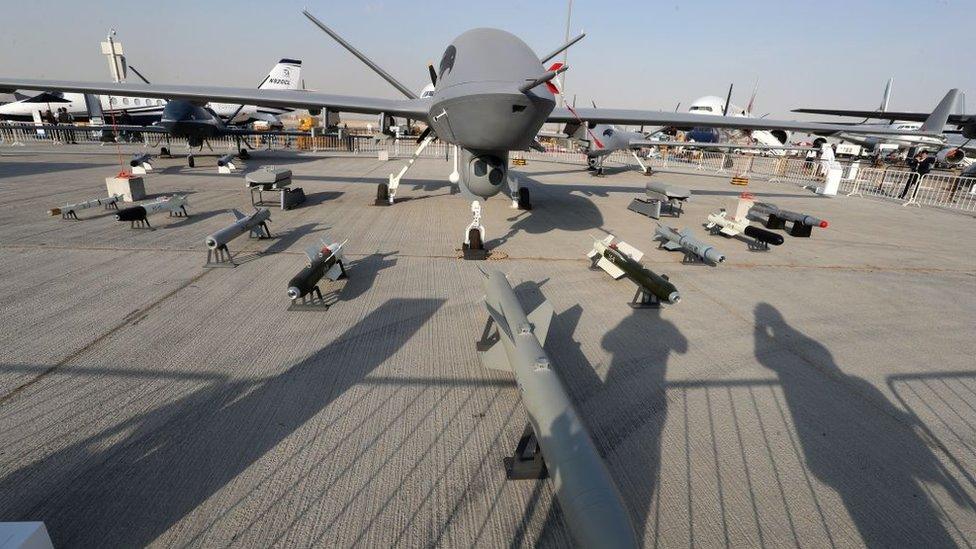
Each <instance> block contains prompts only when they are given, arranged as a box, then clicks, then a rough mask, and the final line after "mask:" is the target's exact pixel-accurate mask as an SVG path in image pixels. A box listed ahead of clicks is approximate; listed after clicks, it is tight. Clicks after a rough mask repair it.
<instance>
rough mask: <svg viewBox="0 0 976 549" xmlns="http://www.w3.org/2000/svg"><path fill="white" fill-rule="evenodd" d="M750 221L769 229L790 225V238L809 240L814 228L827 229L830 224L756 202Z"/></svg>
mask: <svg viewBox="0 0 976 549" xmlns="http://www.w3.org/2000/svg"><path fill="white" fill-rule="evenodd" d="M748 217H749V219H753V220H755V221H759V222H760V223H762V224H763V225H765V226H766V228H768V229H785V228H786V222H789V223H790V230H789V234H790V236H796V237H800V238H809V237H810V233H811V232H812V229H813V227H820V228H821V229H826V228H827V225H828V223H827V222H826V221H824V220H823V219H818V218H816V217H813V216H811V215H806V214H802V213H798V212H792V211H790V210H784V209H782V208H780V207H779V206H776V205H775V204H770V203H769V202H756V203H755V204H753V206H752V208H751V209H750V210H749V214H748Z"/></svg>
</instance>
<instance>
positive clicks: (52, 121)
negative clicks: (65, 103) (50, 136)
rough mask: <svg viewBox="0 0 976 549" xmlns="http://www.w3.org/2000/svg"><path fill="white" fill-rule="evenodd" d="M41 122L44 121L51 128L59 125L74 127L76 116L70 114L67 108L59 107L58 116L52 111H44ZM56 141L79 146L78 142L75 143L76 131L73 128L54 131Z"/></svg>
mask: <svg viewBox="0 0 976 549" xmlns="http://www.w3.org/2000/svg"><path fill="white" fill-rule="evenodd" d="M41 120H43V121H44V123H45V124H49V125H51V126H55V125H58V124H64V125H68V126H74V123H75V117H74V115H72V114H71V113H70V112H68V109H67V108H65V107H59V108H58V112H57V114H55V113H53V112H51V109H48V110H46V111H44V114H43V115H41ZM54 139H55V140H57V141H60V142H63V143H72V144H75V145H77V144H78V142H77V141H75V131H74V129H73V128H68V129H64V130H54Z"/></svg>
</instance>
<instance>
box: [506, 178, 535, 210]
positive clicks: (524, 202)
mask: <svg viewBox="0 0 976 549" xmlns="http://www.w3.org/2000/svg"><path fill="white" fill-rule="evenodd" d="M508 190H509V192H510V193H511V197H512V209H513V210H531V209H532V202H531V201H530V200H529V189H528V188H526V187H522V186H521V185H519V181H518V176H516V175H514V174H513V173H511V172H509V173H508Z"/></svg>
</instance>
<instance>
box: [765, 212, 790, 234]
mask: <svg viewBox="0 0 976 549" xmlns="http://www.w3.org/2000/svg"><path fill="white" fill-rule="evenodd" d="M766 228H767V229H784V230H785V229H786V220H785V219H782V218H780V217H779V216H777V215H775V214H769V217H768V218H767V219H766Z"/></svg>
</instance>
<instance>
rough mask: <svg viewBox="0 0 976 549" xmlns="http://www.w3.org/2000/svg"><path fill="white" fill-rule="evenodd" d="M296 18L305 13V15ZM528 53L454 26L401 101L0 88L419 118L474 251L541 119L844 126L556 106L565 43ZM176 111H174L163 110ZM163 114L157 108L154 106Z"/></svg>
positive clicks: (185, 89) (213, 91) (158, 88)
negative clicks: (441, 149)
mask: <svg viewBox="0 0 976 549" xmlns="http://www.w3.org/2000/svg"><path fill="white" fill-rule="evenodd" d="M305 13H306V16H308V17H310V18H311V14H309V13H307V12H305ZM571 44H572V42H571V43H567V44H564V45H562V46H560V47H559V48H557V49H556V50H555V51H554V52H552V53H549V54H547V55H544V56H541V57H540V56H537V55H536V54H535V53H534V52H533V51H532V50H531V49H530V48H529V47H528V46H527V45H526V44H525V42H523V41H522V40H520V39H519V38H518V37H516V36H515V35H512V34H510V33H508V32H505V31H502V30H498V29H490V28H478V29H473V30H469V31H467V32H464V33H463V34H461V35H460V36H458V37H457V38H456V39H455V40H454V41H453V42H452V43H451V44H449V45H448V46H447V48H446V49H445V51H444V54H443V56H442V58H441V61H440V63H439V68H438V71H437V84H436V88H435V90H434V92H433V94H432V95H431V96H430V97H428V98H419V97H411V96H414V94H413V92H410V91H409V89H408V88H406V86H403V85H402V84H400V83H399V82H397V81H396V80H394V79H393V78H392V77H390V76H389V75H386V76H387V78H386V79H387V81H388V82H390V83H395V85H396V86H397V87H398V88H402V89H404V90H407V91H406V92H405V95H407V96H408V97H411V98H408V99H400V100H393V99H379V98H369V97H361V96H341V95H331V94H324V93H317V92H305V91H300V90H254V89H246V88H225V87H209V86H185V85H178V86H174V85H149V84H105V83H93V82H72V81H60V80H31V79H20V78H0V92H2V91H3V90H15V89H41V90H64V91H67V92H75V93H96V94H124V95H125V96H132V97H165V98H167V99H169V100H170V102H169V104H168V105H167V107H169V106H170V105H172V104H173V103H174V100H179V101H181V102H184V103H185V104H187V105H189V106H190V107H192V108H190V109H187V112H186V113H184V114H185V115H186V116H180V117H178V118H176V119H174V120H173V123H181V122H187V123H190V124H194V123H195V120H194V118H193V117H194V115H195V114H196V113H197V112H199V111H200V110H202V109H201V108H200V107H195V106H194V105H193V102H198V103H199V102H206V101H216V102H226V103H239V104H258V105H268V106H273V107H282V108H306V109H309V110H310V111H311V112H313V113H318V112H320V111H321V110H322V109H328V110H329V111H333V112H352V113H361V114H383V113H385V114H386V115H390V116H398V117H403V118H410V119H414V120H421V121H425V122H426V123H427V125H428V126H429V128H430V129H431V134H430V135H428V136H427V137H426V138H425V140H426V139H429V138H431V137H433V136H435V135H436V137H437V138H439V139H441V140H443V141H445V142H446V143H449V144H451V145H453V146H454V147H453V149H454V163H453V165H454V169H453V171H452V173H451V174H450V176H449V178H448V179H449V180H450V181H451V182H452V183H457V184H459V186H460V189H461V192H462V194H463V195H464V196H465V197H467V198H468V199H470V200H471V201H472V204H471V211H472V215H473V219H472V222H471V223H470V224H469V225H468V227H467V228H466V230H465V235H464V244H465V247H467V248H472V249H483V241H484V236H485V228H484V226H483V225H482V223H481V204H482V201H483V200H485V199H487V198H490V197H492V196H494V195H496V194H498V193H499V192H501V190H502V189H503V187H504V186H505V185H504V184H505V183H506V182H507V183H508V185H507V187H508V189H509V191H510V192H511V195H512V197H513V198H514V199H518V198H520V197H521V196H522V195H523V194H525V195H527V194H528V189H524V193H523V189H522V188H520V183H519V180H518V178H517V177H516V176H515V175H514V174H512V173H510V172H509V169H508V164H509V162H508V159H509V152H510V151H513V150H526V149H528V148H530V147H531V146H533V145H535V144H536V141H535V136H536V134H537V133H538V132H539V129H540V128H541V127H542V125H543V124H544V123H546V122H547V121H548V122H554V123H566V122H572V121H581V120H586V121H588V122H592V123H594V124H622V125H632V126H639V125H651V126H673V127H697V126H714V127H720V128H730V129H739V130H762V129H765V130H785V131H806V132H815V133H820V134H833V133H837V132H841V131H850V128H849V127H845V126H841V125H831V124H818V123H810V122H793V121H781V120H771V119H754V118H747V117H734V116H709V115H702V114H695V113H672V112H659V111H645V110H622V109H603V108H601V109H579V110H578V111H576V110H573V111H571V110H570V109H568V108H557V107H556V101H555V96H554V93H558V91H559V90H558V89H557V88H556V87H555V86H554V85H553V84H552V80H553V79H554V78H555V77H556V76H557V75H558V74H559V73H560V72H562V71H563V70H565V69H566V67H562V66H561V65H558V64H557V65H556V66H551V67H549V68H546V66H545V63H547V62H549V61H550V60H551V59H553V58H554V57H555V56H556V55H558V54H559V53H561V52H562V51H563V50H565V49H566V48H568V47H569V46H570V45H571ZM173 114H177V113H173ZM164 117H165V112H164ZM853 131H863V132H865V133H877V134H882V135H885V134H891V133H893V132H892V131H891V130H890V129H864V130H860V129H854V130H853Z"/></svg>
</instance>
